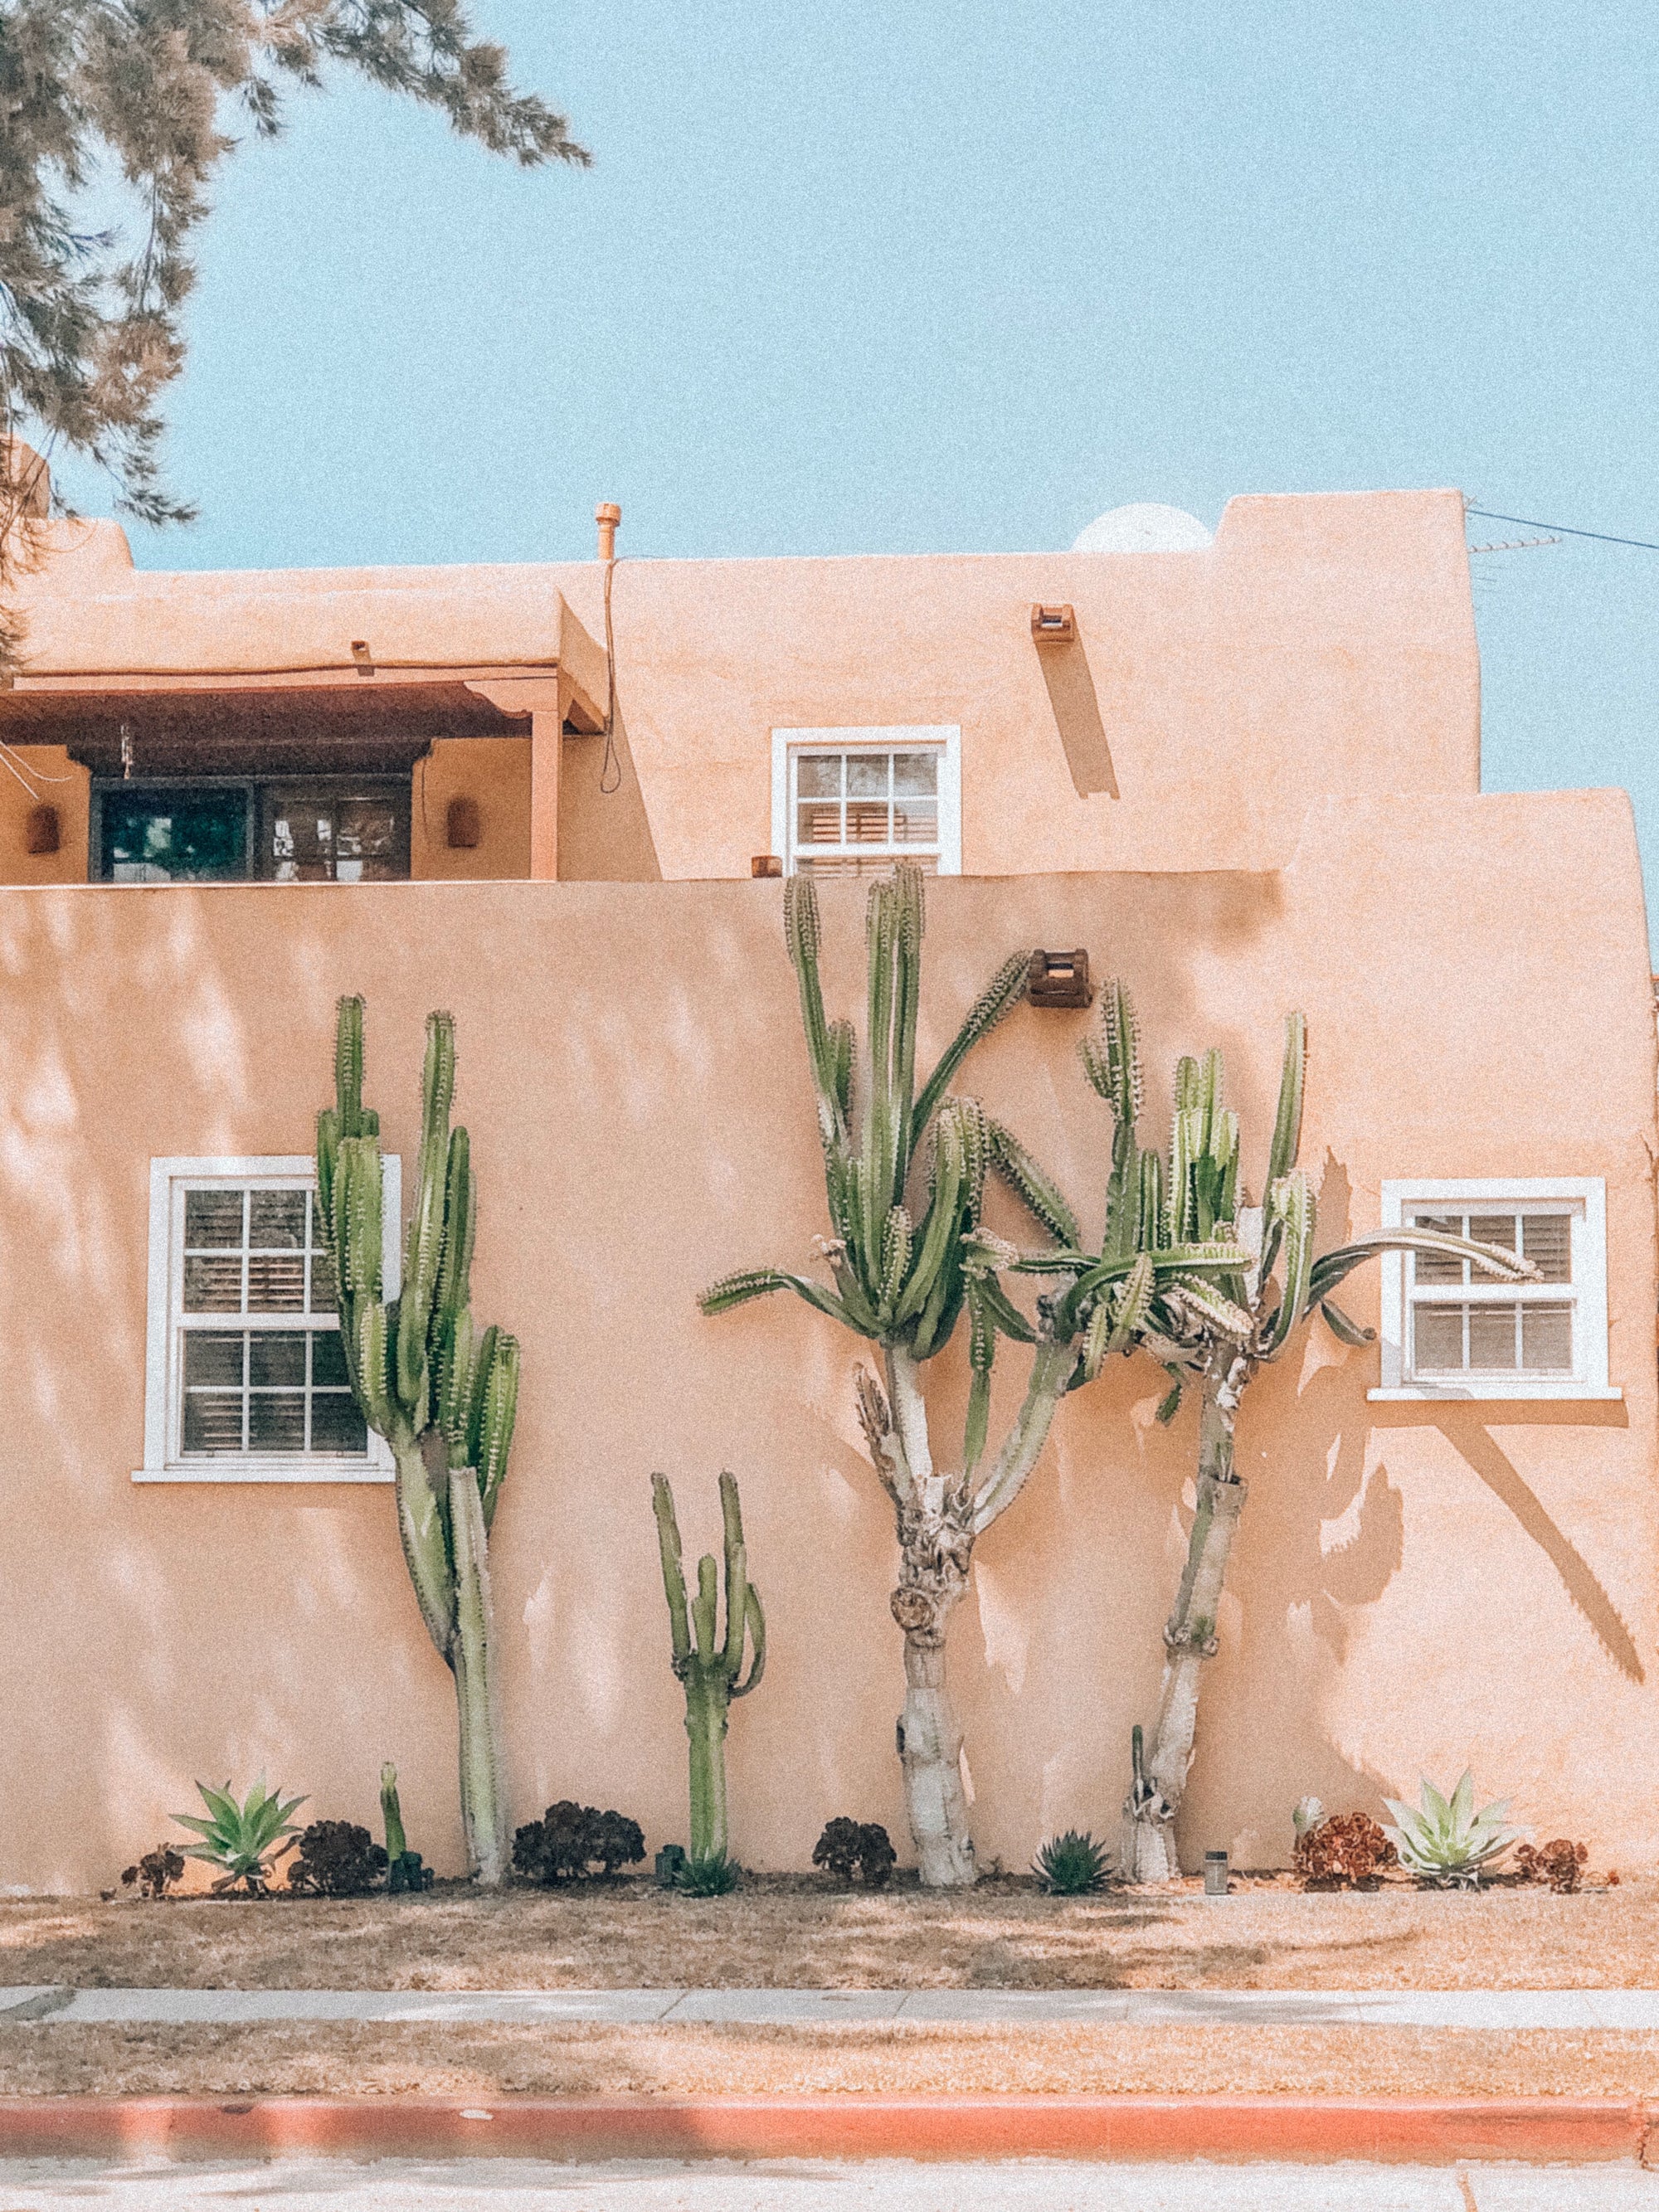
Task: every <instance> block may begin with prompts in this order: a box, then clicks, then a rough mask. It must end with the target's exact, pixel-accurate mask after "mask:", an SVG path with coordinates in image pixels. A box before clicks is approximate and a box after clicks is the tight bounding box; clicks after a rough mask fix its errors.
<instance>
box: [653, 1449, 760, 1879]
mask: <svg viewBox="0 0 1659 2212" xmlns="http://www.w3.org/2000/svg"><path fill="white" fill-rule="evenodd" d="M651 1495H652V1504H653V1509H654V1510H655V1513H656V1516H657V1546H658V1550H659V1553H660V1554H661V1559H662V1582H663V1589H664V1592H665V1595H666V1596H667V1599H668V1631H669V1640H670V1646H671V1651H672V1654H673V1659H672V1664H673V1668H674V1672H675V1674H677V1675H678V1678H679V1680H680V1682H681V1684H682V1685H683V1686H684V1691H685V1733H686V1735H687V1737H688V1739H689V1740H690V1778H691V1851H690V1863H691V1864H692V1865H694V1866H698V1865H705V1864H711V1863H713V1862H714V1861H715V1860H724V1858H725V1857H726V1723H727V1720H728V1717H729V1715H730V1711H731V1706H732V1699H734V1698H746V1697H747V1696H748V1695H749V1692H750V1691H751V1690H752V1689H753V1688H754V1687H755V1686H756V1684H757V1682H758V1681H759V1680H760V1678H761V1674H762V1673H763V1670H764V1668H765V1666H766V1615H765V1614H764V1613H763V1611H762V1610H761V1601H760V1592H759V1591H758V1590H757V1589H756V1588H755V1585H754V1584H753V1583H751V1582H750V1579H749V1552H748V1547H747V1546H746V1545H745V1544H744V1537H743V1506H742V1504H741V1502H740V1500H739V1498H738V1483H737V1477H736V1476H735V1475H732V1474H723V1475H721V1477H720V1517H721V1521H722V1523H723V1526H724V1533H725V1539H726V1543H725V1550H726V1633H725V1634H724V1635H723V1636H722V1635H721V1634H720V1619H719V1611H720V1589H719V1584H718V1582H717V1579H716V1569H715V1565H714V1553H712V1552H705V1553H704V1554H703V1556H702V1559H699V1560H698V1562H697V1594H696V1597H694V1598H693V1599H692V1600H691V1602H690V1607H688V1606H687V1604H686V1596H685V1571H684V1567H683V1566H682V1565H681V1562H680V1529H679V1522H678V1521H677V1520H676V1519H675V1517H674V1493H673V1492H672V1490H671V1489H670V1487H669V1484H668V1477H667V1476H666V1475H665V1474H653V1476H652V1478H651ZM745 1649H746V1650H748V1653H749V1671H748V1673H747V1674H744V1651H745ZM639 1856H640V1857H644V1846H643V1844H641V1849H640V1852H639ZM719 1894H720V1892H719V1891H717V1890H710V1891H709V1892H708V1895H709V1896H711V1897H713V1896H718V1895H719Z"/></svg>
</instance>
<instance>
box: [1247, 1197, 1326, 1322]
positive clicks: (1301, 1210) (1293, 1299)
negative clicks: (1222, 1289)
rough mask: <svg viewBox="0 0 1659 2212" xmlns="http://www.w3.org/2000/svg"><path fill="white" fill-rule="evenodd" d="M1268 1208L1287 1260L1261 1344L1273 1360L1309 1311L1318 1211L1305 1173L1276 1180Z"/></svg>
mask: <svg viewBox="0 0 1659 2212" xmlns="http://www.w3.org/2000/svg"><path fill="white" fill-rule="evenodd" d="M1267 1211H1268V1217H1269V1219H1270V1220H1271V1221H1273V1222H1274V1223H1276V1224H1277V1225H1278V1226H1279V1228H1280V1229H1281V1230H1282V1231H1283V1233H1284V1261H1285V1287H1284V1291H1283V1294H1282V1296H1281V1297H1280V1299H1279V1310H1278V1312H1277V1313H1276V1314H1275V1315H1274V1316H1273V1319H1272V1321H1271V1322H1269V1324H1268V1326H1267V1334H1266V1336H1265V1338H1264V1340H1263V1342H1262V1347H1261V1354H1262V1357H1263V1358H1266V1359H1272V1358H1274V1357H1275V1355H1276V1354H1277V1353H1279V1352H1282V1351H1283V1350H1284V1348H1285V1344H1286V1342H1287V1341H1288V1340H1289V1338H1290V1334H1291V1330H1292V1329H1293V1328H1295V1327H1296V1325H1297V1322H1299V1321H1300V1320H1301V1318H1302V1316H1303V1315H1304V1313H1305V1312H1306V1311H1307V1310H1308V1297H1309V1290H1310V1284H1311V1280H1312V1276H1313V1239H1314V1225H1315V1222H1316V1208H1315V1206H1314V1195H1313V1191H1312V1189H1311V1188H1310V1185H1309V1182H1308V1178H1307V1177H1306V1176H1304V1175H1303V1174H1301V1173H1299V1172H1298V1173H1296V1174H1293V1175H1287V1176H1285V1177H1284V1178H1283V1179H1282V1180H1281V1181H1280V1182H1276V1183H1274V1184H1273V1187H1272V1188H1271V1189H1270V1190H1269V1191H1268V1193H1267Z"/></svg>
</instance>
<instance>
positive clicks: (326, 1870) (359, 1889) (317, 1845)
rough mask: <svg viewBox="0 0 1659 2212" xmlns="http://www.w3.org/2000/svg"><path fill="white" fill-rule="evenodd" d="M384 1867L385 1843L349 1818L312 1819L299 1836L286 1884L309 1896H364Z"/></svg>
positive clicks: (378, 1880)
mask: <svg viewBox="0 0 1659 2212" xmlns="http://www.w3.org/2000/svg"><path fill="white" fill-rule="evenodd" d="M385 1872H386V1850H385V1847H384V1846H383V1845H382V1844H377V1843H374V1842H373V1841H372V1840H371V1838H370V1837H369V1832H368V1829H367V1828H360V1827H358V1826H356V1823H355V1822H353V1821H351V1820H313V1822H312V1824H311V1826H309V1827H308V1828H307V1830H306V1832H305V1833H304V1834H303V1835H302V1836H301V1838H300V1856H299V1857H298V1858H297V1859H295V1862H294V1863H293V1865H292V1866H291V1867H290V1868H289V1870H288V1886H289V1888H290V1889H295V1890H298V1891H299V1892H300V1893H301V1895H302V1896H310V1897H367V1896H368V1893H369V1891H370V1890H372V1889H374V1888H377V1887H379V1885H380V1878H381V1876H382V1875H384V1874H385Z"/></svg>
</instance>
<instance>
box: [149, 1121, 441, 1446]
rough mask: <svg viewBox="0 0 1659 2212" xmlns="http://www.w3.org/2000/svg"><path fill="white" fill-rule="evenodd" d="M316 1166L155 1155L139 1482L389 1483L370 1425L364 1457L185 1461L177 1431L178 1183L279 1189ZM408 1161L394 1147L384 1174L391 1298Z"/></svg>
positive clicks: (289, 1157)
mask: <svg viewBox="0 0 1659 2212" xmlns="http://www.w3.org/2000/svg"><path fill="white" fill-rule="evenodd" d="M316 1177H317V1163H316V1161H315V1160H314V1159H313V1158H312V1156H311V1154H310V1153H309V1152H291V1153H278V1154H275V1155H263V1156H258V1157H248V1158H173V1159H153V1160H152V1161H151V1162H150V1164H149V1299H148V1308H147V1312H146V1319H145V1351H144V1463H143V1467H141V1468H135V1469H134V1472H133V1477H132V1479H133V1480H134V1481H135V1482H390V1481H392V1480H393V1478H394V1474H395V1470H394V1468H393V1466H392V1454H391V1451H390V1449H388V1447H387V1445H386V1442H385V1439H384V1438H383V1437H377V1436H376V1435H375V1433H374V1430H373V1429H371V1430H370V1431H369V1432H368V1455H367V1456H366V1457H364V1458H358V1457H356V1456H352V1457H343V1458H339V1459H325V1458H324V1457H322V1456H321V1455H319V1456H317V1457H315V1458H306V1459H301V1458H297V1457H294V1456H291V1455H287V1454H282V1455H277V1454H264V1455H260V1454H256V1453H250V1454H248V1455H246V1457H244V1458H237V1457H234V1456H233V1455H231V1454H229V1453H226V1454H223V1455H216V1456H215V1457H214V1458H212V1459H185V1457H184V1456H183V1455H182V1454H181V1453H180V1452H179V1449H178V1444H177V1441H176V1440H177V1438H178V1436H179V1419H180V1411H181V1401H182V1385H183V1372H182V1369H183V1361H182V1358H181V1357H180V1344H179V1339H180V1335H181V1332H180V1331H179V1330H178V1329H176V1328H174V1327H173V1288H174V1280H175V1275H176V1271H177V1269H178V1268H179V1266H180V1264H181V1261H180V1258H179V1250H180V1248H179V1241H178V1237H177V1236H176V1235H175V1220H176V1218H179V1217H180V1214H181V1209H180V1208H179V1206H178V1204H177V1203H176V1194H177V1192H178V1191H179V1187H180V1186H181V1185H185V1186H187V1185H189V1184H191V1183H195V1184H197V1185H200V1184H203V1183H229V1184H234V1185H235V1186H236V1187H238V1188H252V1189H260V1188H264V1189H267V1190H270V1189H281V1188H284V1187H287V1188H292V1187H293V1185H294V1184H295V1183H296V1182H304V1183H307V1185H309V1186H311V1187H312V1188H315V1184H316ZM402 1197H403V1163H402V1161H401V1160H400V1159H399V1158H398V1157H397V1155H396V1154H395V1153H392V1154H388V1155H387V1157H386V1159H385V1162H384V1164H383V1169H382V1175H381V1231H380V1235H381V1260H380V1268H381V1276H382V1279H383V1281H384V1282H385V1284H386V1295H387V1296H388V1297H395V1296H396V1295H397V1288H398V1280H399V1278H400V1274H401V1270H402V1255H401V1250H400V1239H399V1225H400V1222H401V1219H402Z"/></svg>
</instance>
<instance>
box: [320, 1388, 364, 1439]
mask: <svg viewBox="0 0 1659 2212" xmlns="http://www.w3.org/2000/svg"><path fill="white" fill-rule="evenodd" d="M311 1449H312V1450H313V1452H366V1451H367V1450H368V1429H367V1427H366V1426H365V1425H364V1422H363V1417H362V1414H361V1413H359V1412H358V1411H357V1408H356V1406H355V1405H354V1404H353V1403H352V1401H351V1400H350V1398H349V1396H348V1395H346V1393H345V1392H344V1391H343V1390H342V1391H337V1392H336V1391H332V1390H319V1392H318V1393H317V1394H316V1395H315V1396H314V1397H313V1400H312V1401H311Z"/></svg>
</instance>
